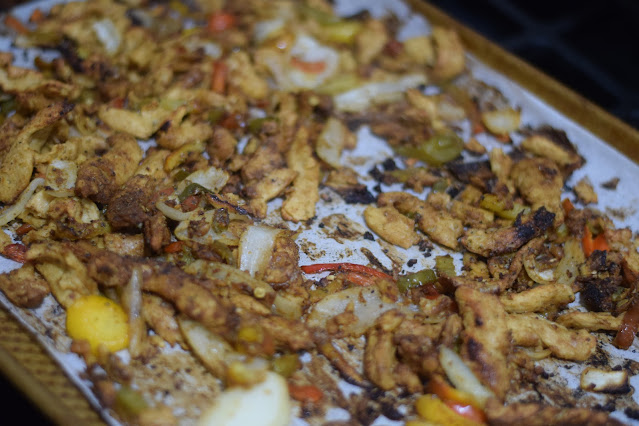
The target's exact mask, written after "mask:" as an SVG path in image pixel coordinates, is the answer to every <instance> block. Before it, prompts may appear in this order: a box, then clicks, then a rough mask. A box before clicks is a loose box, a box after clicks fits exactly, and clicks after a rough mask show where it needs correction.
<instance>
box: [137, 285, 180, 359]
mask: <svg viewBox="0 0 639 426" xmlns="http://www.w3.org/2000/svg"><path fill="white" fill-rule="evenodd" d="M142 314H143V316H144V321H145V322H146V323H147V325H148V326H149V327H151V328H152V329H153V331H155V332H156V333H157V334H158V335H159V336H160V337H162V338H163V339H164V340H166V341H167V342H168V343H169V344H170V345H175V344H179V345H180V346H182V347H186V345H185V343H184V338H183V337H182V333H181V332H180V327H179V325H178V323H177V321H176V319H175V308H173V306H171V305H170V304H169V303H167V302H166V301H164V300H162V298H160V297H159V296H156V295H154V294H148V293H145V294H143V295H142Z"/></svg>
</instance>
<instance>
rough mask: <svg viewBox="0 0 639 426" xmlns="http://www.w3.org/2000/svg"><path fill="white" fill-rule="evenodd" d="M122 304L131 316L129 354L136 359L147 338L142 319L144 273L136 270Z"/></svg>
mask: <svg viewBox="0 0 639 426" xmlns="http://www.w3.org/2000/svg"><path fill="white" fill-rule="evenodd" d="M122 304H123V305H124V307H125V308H126V310H127V313H128V315H129V352H130V353H131V356H133V357H135V356H137V355H139V354H140V353H141V350H142V342H143V341H144V337H145V336H146V326H145V324H144V319H143V318H142V272H141V271H140V270H139V269H138V268H135V269H133V272H132V273H131V279H129V282H128V284H127V285H126V286H125V288H124V291H123V293H122Z"/></svg>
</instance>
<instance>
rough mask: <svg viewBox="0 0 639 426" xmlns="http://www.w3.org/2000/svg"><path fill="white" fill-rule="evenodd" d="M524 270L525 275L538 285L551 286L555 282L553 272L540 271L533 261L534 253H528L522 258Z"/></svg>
mask: <svg viewBox="0 0 639 426" xmlns="http://www.w3.org/2000/svg"><path fill="white" fill-rule="evenodd" d="M524 268H525V269H526V273H527V274H528V276H529V277H530V279H531V280H533V281H534V282H536V283H539V284H553V283H554V282H555V275H554V271H552V270H546V271H540V270H539V268H538V267H537V262H536V261H535V253H529V254H527V255H526V256H524Z"/></svg>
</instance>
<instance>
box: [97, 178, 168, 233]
mask: <svg viewBox="0 0 639 426" xmlns="http://www.w3.org/2000/svg"><path fill="white" fill-rule="evenodd" d="M156 191H157V179H154V178H152V177H150V176H144V175H135V176H133V177H132V178H131V179H129V180H128V181H127V182H126V183H125V184H124V186H123V187H122V188H120V189H119V190H118V191H116V193H115V194H114V195H113V197H111V200H110V202H109V205H108V207H107V212H106V217H107V220H108V221H109V223H110V224H111V226H112V227H113V229H115V230H119V229H133V228H136V227H137V226H139V225H140V224H143V223H144V222H145V221H146V220H147V219H149V217H150V214H149V212H151V211H153V210H155V206H154V202H153V201H154V196H155V195H156Z"/></svg>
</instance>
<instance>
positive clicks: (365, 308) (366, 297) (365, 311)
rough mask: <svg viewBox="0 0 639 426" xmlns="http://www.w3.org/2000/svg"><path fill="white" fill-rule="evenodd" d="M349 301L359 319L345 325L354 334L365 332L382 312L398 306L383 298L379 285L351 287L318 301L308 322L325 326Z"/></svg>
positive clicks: (319, 326)
mask: <svg viewBox="0 0 639 426" xmlns="http://www.w3.org/2000/svg"><path fill="white" fill-rule="evenodd" d="M349 303H352V304H353V313H354V314H355V316H356V317H357V321H356V322H353V323H350V324H347V325H345V327H344V330H345V331H346V332H347V333H349V334H350V335H353V336H359V335H362V334H364V333H365V332H366V330H367V329H368V328H369V327H370V326H372V325H373V324H374V323H375V320H376V319H377V318H378V317H379V316H380V315H381V314H383V313H384V312H386V311H388V310H391V309H395V308H397V305H396V304H394V303H387V302H384V301H383V300H382V295H381V293H380V291H379V290H378V289H377V287H366V288H362V287H351V288H348V289H346V290H342V291H339V292H337V293H333V294H330V295H328V296H326V297H325V298H323V299H322V300H320V301H319V302H317V303H316V304H315V306H313V310H312V311H311V313H310V314H309V316H308V319H307V321H306V323H307V324H308V325H309V326H311V327H317V328H325V327H326V321H328V320H329V319H331V318H333V317H334V316H336V315H339V314H341V313H343V312H344V311H345V310H346V307H347V306H348V304H349Z"/></svg>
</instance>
